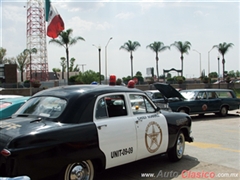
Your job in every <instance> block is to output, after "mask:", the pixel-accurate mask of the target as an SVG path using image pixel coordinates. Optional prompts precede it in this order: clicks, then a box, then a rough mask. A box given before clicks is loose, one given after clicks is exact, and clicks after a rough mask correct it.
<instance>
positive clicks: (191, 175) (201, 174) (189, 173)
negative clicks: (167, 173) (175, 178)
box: [181, 170, 215, 178]
mask: <svg viewBox="0 0 240 180" xmlns="http://www.w3.org/2000/svg"><path fill="white" fill-rule="evenodd" d="M181 176H182V178H214V177H215V173H214V172H211V171H210V172H205V171H197V172H193V171H188V170H183V171H182V173H181Z"/></svg>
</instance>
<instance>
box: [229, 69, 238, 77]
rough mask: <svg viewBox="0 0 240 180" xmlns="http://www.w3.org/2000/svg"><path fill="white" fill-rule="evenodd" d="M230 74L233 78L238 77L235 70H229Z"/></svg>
mask: <svg viewBox="0 0 240 180" xmlns="http://www.w3.org/2000/svg"><path fill="white" fill-rule="evenodd" d="M228 76H229V77H231V78H234V77H237V76H236V73H235V72H234V71H233V70H231V71H229V72H228Z"/></svg>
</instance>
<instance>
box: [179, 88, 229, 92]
mask: <svg viewBox="0 0 240 180" xmlns="http://www.w3.org/2000/svg"><path fill="white" fill-rule="evenodd" d="M184 91H211V92H212V91H232V90H231V89H186V90H181V91H180V92H184Z"/></svg>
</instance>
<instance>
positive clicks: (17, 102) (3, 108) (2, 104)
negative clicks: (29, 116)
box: [0, 96, 30, 120]
mask: <svg viewBox="0 0 240 180" xmlns="http://www.w3.org/2000/svg"><path fill="white" fill-rule="evenodd" d="M29 98H30V96H23V97H15V98H9V99H2V100H0V120H1V119H4V118H7V117H10V116H11V115H12V114H13V113H15V112H16V111H17V110H18V109H19V108H20V107H21V106H22V105H23V104H24V103H25V102H26V101H27V100H28V99H29Z"/></svg>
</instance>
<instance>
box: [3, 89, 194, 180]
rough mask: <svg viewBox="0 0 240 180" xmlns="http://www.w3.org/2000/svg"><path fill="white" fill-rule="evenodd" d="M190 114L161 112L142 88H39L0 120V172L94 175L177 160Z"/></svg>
mask: <svg viewBox="0 0 240 180" xmlns="http://www.w3.org/2000/svg"><path fill="white" fill-rule="evenodd" d="M191 124H192V120H191V117H190V116H189V115H187V114H185V113H175V112H168V111H164V110H160V108H159V107H157V106H156V105H155V104H154V103H153V102H152V101H151V100H150V98H149V97H148V96H147V95H146V94H145V93H144V92H143V91H141V90H139V89H135V88H128V87H123V86H109V85H73V86H62V87H55V88H50V89H47V90H43V91H40V92H38V93H37V94H35V95H34V96H32V97H31V98H30V99H29V100H28V101H27V102H26V103H25V104H24V105H23V106H22V107H21V108H20V109H19V110H18V111H17V112H16V113H15V114H14V115H12V117H11V118H9V119H5V120H2V121H1V122H0V136H1V138H0V176H2V177H13V176H22V175H25V176H28V177H30V178H31V180H35V179H45V178H49V179H64V180H72V179H80V180H83V179H84V180H92V179H93V177H94V175H96V173H97V172H99V171H102V170H104V169H108V168H111V167H115V166H118V165H122V164H126V163H129V162H133V161H137V160H140V159H143V158H147V157H150V156H154V155H158V154H168V157H169V159H170V160H172V161H178V160H180V159H182V157H183V153H184V148H185V141H187V142H192V141H193V138H192V137H191V136H190V133H191Z"/></svg>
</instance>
